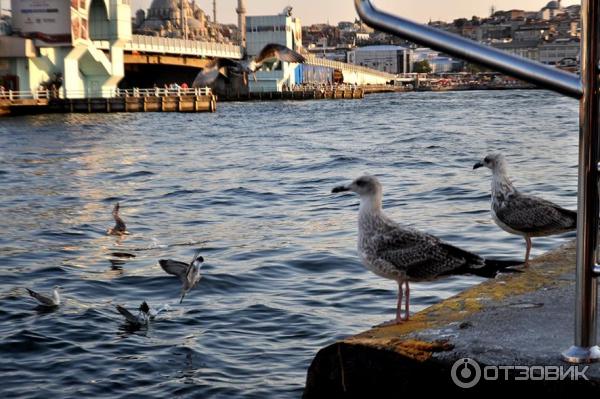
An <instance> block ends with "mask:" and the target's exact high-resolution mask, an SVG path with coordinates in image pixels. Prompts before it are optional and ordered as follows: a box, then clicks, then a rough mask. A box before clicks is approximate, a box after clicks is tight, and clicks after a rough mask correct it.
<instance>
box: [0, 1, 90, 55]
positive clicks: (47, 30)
mask: <svg viewBox="0 0 600 399" xmlns="http://www.w3.org/2000/svg"><path fill="white" fill-rule="evenodd" d="M80 2H82V3H83V4H84V7H85V0H81V1H80ZM74 3H79V1H71V4H69V2H67V1H64V0H12V1H11V8H12V17H13V22H12V25H13V26H12V29H13V31H14V32H15V33H18V34H20V35H21V36H24V37H29V38H32V39H37V40H41V41H43V42H46V43H48V44H49V45H65V44H71V43H72V38H71V29H70V27H71V7H72V5H73V4H74ZM77 5H79V4H77Z"/></svg>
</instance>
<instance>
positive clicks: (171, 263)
mask: <svg viewBox="0 0 600 399" xmlns="http://www.w3.org/2000/svg"><path fill="white" fill-rule="evenodd" d="M158 263H159V264H160V267H162V269H163V270H164V271H165V272H167V273H169V274H172V275H174V276H177V277H179V279H180V280H181V282H184V281H186V280H187V273H188V269H189V268H190V265H189V264H188V263H185V262H179V261H176V260H171V259H168V260H163V259H161V260H160V261H158Z"/></svg>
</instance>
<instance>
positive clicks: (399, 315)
mask: <svg viewBox="0 0 600 399" xmlns="http://www.w3.org/2000/svg"><path fill="white" fill-rule="evenodd" d="M403 284H404V281H402V280H398V305H397V306H396V324H399V323H401V322H402V321H403V319H402V293H403V292H402V285H403Z"/></svg>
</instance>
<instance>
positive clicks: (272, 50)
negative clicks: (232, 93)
mask: <svg viewBox="0 0 600 399" xmlns="http://www.w3.org/2000/svg"><path fill="white" fill-rule="evenodd" d="M279 61H286V62H295V63H299V64H302V63H304V62H306V58H304V56H303V55H302V54H300V53H298V52H297V51H294V50H292V49H290V48H288V47H286V46H283V45H281V44H275V43H270V44H267V45H266V46H265V47H263V49H262V50H261V51H260V53H259V54H258V55H257V56H255V57H252V58H250V59H246V60H241V61H237V60H232V59H229V58H215V59H214V60H212V61H210V62H209V63H208V64H207V65H206V66H205V67H204V69H203V70H202V71H200V72H199V73H198V75H196V78H195V79H194V82H193V83H192V87H194V88H196V87H206V86H208V85H210V84H211V83H212V82H214V81H215V80H216V79H217V78H218V77H219V74H223V75H226V69H227V68H231V70H232V72H234V73H237V74H241V75H243V77H244V84H247V83H248V75H249V74H252V76H253V77H254V80H255V81H256V71H257V70H259V69H260V68H261V67H262V66H263V65H264V64H266V63H270V62H273V63H274V62H279Z"/></svg>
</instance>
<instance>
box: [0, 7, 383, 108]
mask: <svg viewBox="0 0 600 399" xmlns="http://www.w3.org/2000/svg"><path fill="white" fill-rule="evenodd" d="M129 3H130V2H129V1H128V0H87V1H86V2H85V4H86V5H85V7H83V6H79V7H82V8H81V9H75V8H73V7H69V5H70V4H69V2H65V4H66V5H65V6H61V7H67V8H65V9H64V10H60V12H63V13H69V14H70V17H71V18H70V19H71V26H66V27H61V26H59V27H53V31H56V30H58V31H60V30H61V28H62V29H63V30H64V31H65V32H69V33H68V34H64V35H58V36H56V37H53V38H52V37H51V39H52V40H51V41H49V42H45V40H50V39H46V38H47V37H50V36H51V35H48V34H46V33H44V32H29V33H27V32H26V31H25V30H24V29H25V27H26V26H25V27H21V26H19V19H18V18H14V23H13V25H15V24H16V25H15V26H14V27H13V28H14V29H15V30H16V31H17V32H20V33H21V35H20V36H0V61H2V62H3V63H4V64H6V63H8V65H9V67H8V68H6V70H8V71H9V73H8V74H7V73H6V72H4V76H2V75H3V71H2V70H1V69H0V80H4V82H5V83H4V85H7V83H6V82H8V83H9V85H8V86H9V87H7V88H12V89H13V90H20V91H32V92H33V91H36V90H38V89H39V88H40V85H48V84H50V83H48V82H51V81H52V80H53V79H55V78H56V77H57V76H63V77H64V82H63V83H62V87H61V90H60V95H61V97H64V98H81V97H106V96H109V95H111V93H114V92H115V89H117V88H118V87H151V86H152V85H153V84H156V85H160V86H162V85H163V84H164V83H172V82H177V83H182V82H188V84H189V82H191V81H192V80H193V77H194V76H195V75H196V74H197V72H198V71H199V70H200V69H202V68H204V67H205V66H206V64H207V62H208V61H209V60H211V59H214V58H230V59H237V60H239V59H242V58H243V57H244V55H245V54H248V55H249V56H254V55H256V54H258V52H259V51H260V49H262V47H263V46H264V45H266V44H267V43H280V44H283V45H285V46H287V47H290V48H294V49H297V50H298V51H302V48H301V41H302V39H301V38H302V31H301V25H300V20H299V19H298V18H295V17H292V16H290V15H273V16H261V17H252V16H250V17H247V18H246V16H245V7H244V1H243V0H238V14H240V21H239V24H240V27H241V32H242V38H241V40H240V42H239V43H238V44H231V43H217V42H208V41H198V40H187V39H180V38H167V37H157V36H144V35H133V34H132V24H131V8H130V5H129ZM13 4H17V6H16V7H18V4H19V3H18V2H13ZM78 4H79V3H78ZM14 7H15V6H13V8H14ZM28 12H30V10H28ZM13 13H18V9H17V10H14V11H13ZM242 14H243V18H242ZM17 15H18V14H17ZM242 19H243V20H242ZM74 21H76V22H77V23H75V22H74ZM82 24H87V26H86V27H87V30H85V31H84V30H80V31H79V32H78V33H76V32H75V31H72V29H75V28H73V27H74V26H82ZM80 29H83V28H80ZM61 41H62V42H61ZM57 42H58V43H57ZM0 66H1V63H0ZM256 77H257V80H256V81H254V80H251V81H250V82H249V84H248V86H247V87H244V88H242V90H246V91H248V92H266V91H282V90H284V89H285V88H286V87H291V86H295V85H298V84H302V83H333V82H334V81H339V80H340V79H341V80H342V81H343V82H344V83H348V84H355V85H366V84H384V83H386V82H388V81H390V80H392V79H394V75H391V74H387V73H384V72H381V71H377V70H373V69H369V68H365V67H361V66H357V65H352V64H346V63H342V62H336V61H331V60H325V59H320V58H316V57H314V56H312V55H307V62H306V64H304V65H302V66H299V65H297V64H291V65H290V64H287V63H283V65H278V66H276V68H275V69H274V70H261V71H259V72H258V73H257V74H256ZM167 79H173V80H171V81H168V80H167ZM229 84H235V85H240V82H239V81H235V82H229ZM11 86H12V87H11Z"/></svg>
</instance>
